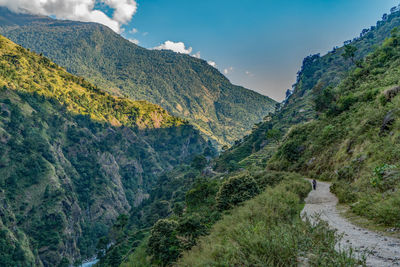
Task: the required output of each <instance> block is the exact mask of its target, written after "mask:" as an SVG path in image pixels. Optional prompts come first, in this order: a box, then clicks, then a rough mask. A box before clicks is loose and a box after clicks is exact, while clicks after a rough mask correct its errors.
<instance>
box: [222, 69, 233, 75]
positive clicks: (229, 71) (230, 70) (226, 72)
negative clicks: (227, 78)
mask: <svg viewBox="0 0 400 267" xmlns="http://www.w3.org/2000/svg"><path fill="white" fill-rule="evenodd" d="M232 71H233V67H229V68H226V69H224V74H225V75H227V74H229V73H231V72H232Z"/></svg>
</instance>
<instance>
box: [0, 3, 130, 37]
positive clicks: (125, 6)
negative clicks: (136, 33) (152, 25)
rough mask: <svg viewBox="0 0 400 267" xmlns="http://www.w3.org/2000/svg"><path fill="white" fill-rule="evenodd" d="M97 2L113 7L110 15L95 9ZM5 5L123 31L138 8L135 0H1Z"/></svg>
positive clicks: (13, 9)
mask: <svg viewBox="0 0 400 267" xmlns="http://www.w3.org/2000/svg"><path fill="white" fill-rule="evenodd" d="M96 2H101V3H104V4H105V5H107V6H108V7H109V8H111V9H113V11H114V13H113V16H112V17H110V16H108V15H107V14H105V13H104V12H103V11H101V10H95V9H94V6H95V3H96ZM0 6H5V7H7V8H9V9H10V10H12V11H14V12H17V13H30V14H35V15H45V16H50V15H52V16H55V17H56V18H58V19H69V20H78V21H85V22H97V23H101V24H104V25H106V26H108V27H110V28H111V29H112V30H114V31H115V32H118V33H121V32H122V29H121V27H122V25H124V24H126V23H128V22H129V21H130V20H131V19H132V17H133V15H134V14H135V13H136V10H137V3H136V1H135V0H0Z"/></svg>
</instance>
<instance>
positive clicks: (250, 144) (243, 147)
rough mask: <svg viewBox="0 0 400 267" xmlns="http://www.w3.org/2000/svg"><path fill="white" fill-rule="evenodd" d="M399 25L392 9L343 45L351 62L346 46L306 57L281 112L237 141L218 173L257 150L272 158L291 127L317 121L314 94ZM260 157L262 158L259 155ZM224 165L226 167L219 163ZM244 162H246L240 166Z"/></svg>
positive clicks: (339, 78) (340, 77) (337, 80)
mask: <svg viewBox="0 0 400 267" xmlns="http://www.w3.org/2000/svg"><path fill="white" fill-rule="evenodd" d="M398 26H400V12H399V11H398V9H394V10H393V12H392V13H391V14H389V15H386V14H385V15H384V16H383V18H382V20H380V21H378V22H377V24H376V26H372V27H370V28H368V29H364V30H363V31H362V33H361V34H360V37H357V38H354V39H353V40H352V41H351V42H350V41H346V42H345V43H346V44H348V45H350V46H351V47H354V48H356V51H355V53H354V58H353V59H351V58H347V59H346V58H344V57H343V56H342V55H343V53H344V52H345V47H340V48H334V49H333V50H332V51H331V52H329V53H327V54H326V55H324V56H320V55H311V56H308V57H306V58H305V59H304V60H303V65H302V67H301V70H300V71H299V72H298V77H297V82H296V84H295V85H294V87H293V92H291V95H290V96H289V97H288V98H287V99H286V100H285V101H284V102H283V103H282V104H281V108H280V110H279V111H278V112H276V114H274V115H272V116H271V117H269V118H268V121H266V122H264V123H259V124H257V125H256V126H255V127H254V130H253V132H252V134H250V135H249V136H246V137H244V138H243V139H242V140H240V141H237V142H236V145H234V146H233V147H232V148H231V149H230V150H229V151H227V152H226V153H224V155H223V156H222V158H221V161H220V164H217V168H218V169H221V170H222V169H226V168H231V167H232V166H234V165H237V163H239V162H241V161H243V160H244V159H245V158H246V157H248V156H250V155H251V154H252V153H253V152H257V151H259V150H260V149H263V150H264V151H261V152H260V153H264V154H265V153H267V154H269V155H271V154H272V153H273V150H274V149H273V147H275V146H276V144H277V141H278V140H279V139H280V138H281V137H282V136H283V135H284V134H285V133H286V132H287V130H288V129H289V128H290V127H292V126H293V125H297V124H300V123H303V122H306V121H310V120H312V119H314V118H316V116H317V111H316V110H315V99H316V97H317V95H318V94H320V93H321V92H323V91H324V90H325V89H326V88H330V87H335V86H337V85H338V84H339V83H340V82H341V81H343V79H345V78H346V77H347V75H348V72H349V70H351V69H353V68H355V67H356V64H355V63H357V61H358V60H360V59H363V58H364V57H365V56H366V55H368V54H369V53H371V52H372V51H374V50H375V49H376V48H378V47H379V46H380V45H381V44H382V42H383V41H384V40H385V39H386V38H388V37H390V32H391V30H392V29H393V28H395V27H398ZM271 130H272V131H271ZM267 132H269V133H267ZM256 158H257V155H256V154H255V155H253V156H251V158H250V160H256ZM261 158H263V157H262V156H261ZM223 162H225V164H222V163H223ZM227 162H231V164H230V165H231V166H227V164H226V163H227ZM247 162H248V160H246V161H243V162H242V163H243V164H245V163H247ZM264 163H265V160H264Z"/></svg>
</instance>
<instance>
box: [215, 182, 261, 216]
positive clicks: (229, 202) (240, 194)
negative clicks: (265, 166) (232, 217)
mask: <svg viewBox="0 0 400 267" xmlns="http://www.w3.org/2000/svg"><path fill="white" fill-rule="evenodd" d="M259 192H260V189H259V187H258V185H257V182H256V181H255V180H254V178H253V177H251V176H249V175H248V174H245V175H240V176H234V177H231V178H229V179H228V180H227V181H225V182H224V183H223V184H222V185H221V187H220V189H219V191H218V193H217V196H216V201H217V206H218V208H219V209H220V210H227V209H230V208H232V207H233V206H235V205H237V204H239V203H241V202H243V201H246V200H248V199H251V198H253V197H254V196H256V195H258V193H259Z"/></svg>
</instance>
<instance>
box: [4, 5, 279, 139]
mask: <svg viewBox="0 0 400 267" xmlns="http://www.w3.org/2000/svg"><path fill="white" fill-rule="evenodd" d="M0 34H3V35H4V36H6V37H7V38H10V39H11V40H12V41H14V42H16V43H18V44H20V45H22V46H23V47H26V48H30V49H32V50H33V51H35V52H37V53H43V54H44V55H45V56H47V57H48V58H50V59H51V60H54V61H55V62H56V63H57V64H59V65H61V66H63V67H65V68H66V69H67V70H68V71H69V72H71V73H73V74H76V75H78V76H82V77H85V78H86V79H88V80H89V81H90V82H92V83H93V84H95V85H98V86H99V87H102V88H105V89H106V90H108V91H109V92H111V93H113V94H115V95H124V96H127V97H129V98H131V99H133V100H147V101H149V102H151V103H155V104H158V105H160V106H162V107H163V108H165V109H166V110H167V111H169V112H171V113H172V114H173V115H176V116H179V117H181V118H185V119H188V120H189V121H190V122H191V123H192V124H193V125H195V126H196V127H197V128H198V129H199V130H200V131H201V132H202V133H203V134H204V135H205V136H206V137H207V138H210V139H211V140H213V142H214V143H217V144H218V145H220V146H222V145H226V144H231V143H233V142H234V141H235V140H236V139H239V138H241V137H242V136H243V135H244V134H246V133H248V132H249V131H250V130H251V127H252V126H253V124H254V123H256V122H258V121H260V120H262V118H263V117H264V116H266V115H267V114H268V113H270V112H273V111H274V109H275V104H276V102H275V101H274V100H272V99H270V98H268V97H266V96H263V95H260V94H258V93H256V92H254V91H251V90H248V89H245V88H243V87H240V86H235V85H232V84H231V83H230V82H229V80H228V79H227V78H226V77H225V76H224V75H222V74H221V73H220V72H219V71H218V70H217V69H216V68H214V67H212V66H210V65H209V64H208V63H207V62H206V61H205V60H201V59H197V58H194V57H191V56H189V55H185V54H178V53H174V52H172V51H167V50H164V51H158V50H148V49H145V48H142V47H139V46H137V45H135V44H133V43H131V42H129V41H128V40H126V39H124V38H122V37H121V36H120V35H118V34H116V33H115V32H113V31H112V30H111V29H109V28H107V27H106V26H103V25H100V24H95V23H82V22H73V21H59V20H54V19H51V18H48V17H41V16H32V15H24V14H13V13H10V12H9V11H8V10H7V9H5V8H0Z"/></svg>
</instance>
